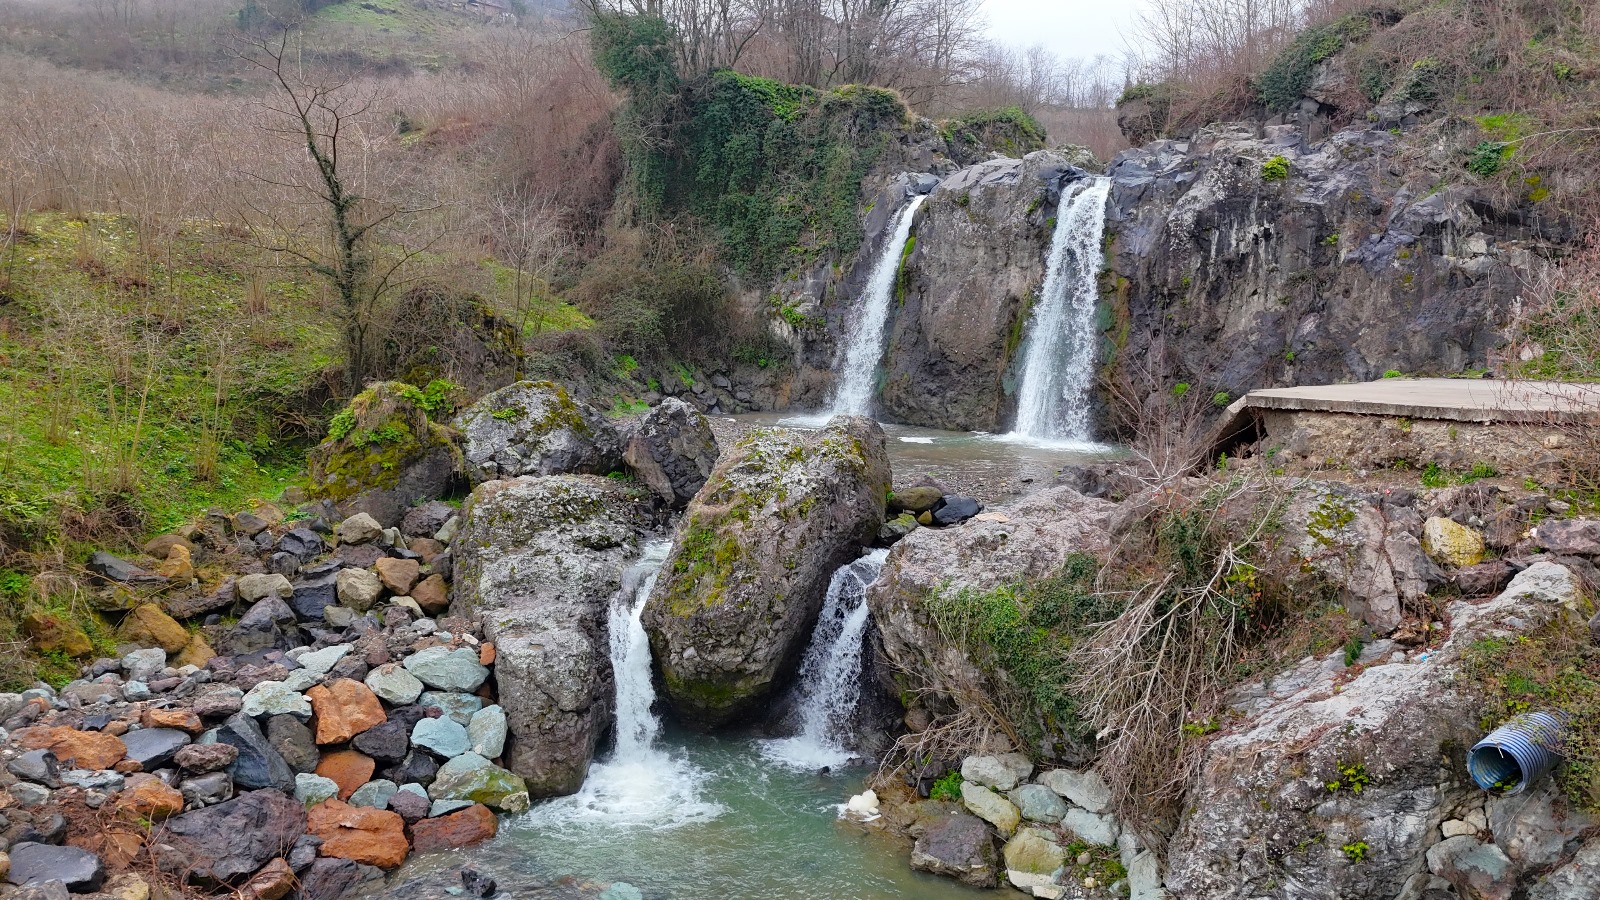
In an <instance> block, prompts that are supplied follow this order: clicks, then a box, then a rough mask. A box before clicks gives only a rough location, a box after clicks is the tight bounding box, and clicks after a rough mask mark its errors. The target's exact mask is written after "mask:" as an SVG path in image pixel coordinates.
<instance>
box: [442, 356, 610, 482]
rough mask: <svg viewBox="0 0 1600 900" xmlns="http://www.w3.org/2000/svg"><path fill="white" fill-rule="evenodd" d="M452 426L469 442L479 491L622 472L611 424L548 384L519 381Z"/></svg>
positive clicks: (466, 446)
mask: <svg viewBox="0 0 1600 900" xmlns="http://www.w3.org/2000/svg"><path fill="white" fill-rule="evenodd" d="M451 424H452V425H453V426H454V427H455V428H456V430H457V431H459V432H461V434H462V435H463V436H464V448H463V453H464V454H465V456H466V463H467V474H468V477H469V478H471V480H472V483H473V484H474V485H477V484H480V483H482V482H485V481H490V480H494V479H508V478H516V477H518V476H522V475H565V474H590V475H604V474H606V473H608V472H611V471H613V470H615V469H618V468H621V466H622V442H621V439H620V438H619V436H618V435H617V431H616V428H615V427H614V426H613V425H612V424H611V422H610V421H609V420H607V419H606V417H605V416H604V415H602V414H601V413H600V412H599V411H597V410H595V409H594V408H592V407H590V406H589V405H588V404H585V403H582V402H579V401H575V400H573V399H572V398H571V397H570V396H569V395H568V394H567V391H566V389H565V388H563V387H561V386H560V385H558V384H554V383H552V382H548V381H543V382H529V381H519V382H517V383H516V384H512V385H509V386H507V387H504V388H501V389H500V390H497V391H494V392H493V393H490V394H487V395H485V396H484V397H482V398H481V399H479V400H478V402H476V403H474V404H473V405H472V406H470V407H468V408H467V409H466V410H465V411H463V412H462V413H461V414H460V415H459V416H457V417H456V418H455V420H454V421H453V422H452V423H451Z"/></svg>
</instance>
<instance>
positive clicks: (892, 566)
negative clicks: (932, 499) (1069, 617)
mask: <svg viewBox="0 0 1600 900" xmlns="http://www.w3.org/2000/svg"><path fill="white" fill-rule="evenodd" d="M1114 509H1115V507H1114V506H1113V505H1112V504H1111V503H1109V502H1107V501H1104V500H1096V499H1093V498H1089V497H1085V496H1083V495H1082V494H1079V493H1077V492H1076V491H1074V490H1072V489H1071V488H1067V487H1058V488H1052V489H1050V490H1047V491H1042V492H1040V493H1037V494H1033V495H1031V496H1029V497H1026V498H1024V499H1022V500H1019V501H1017V502H1016V503H1015V504H1012V505H1010V506H1007V507H1002V508H999V509H996V510H994V511H992V512H991V513H988V514H985V515H984V516H982V517H980V518H977V519H974V520H972V521H969V522H967V523H966V524H964V525H962V526H960V527H957V528H919V529H917V530H916V531H914V532H912V533H911V534H910V535H908V536H907V537H906V538H905V539H903V540H901V541H900V542H899V543H897V544H895V545H894V548H893V549H891V550H890V551H889V558H888V561H887V562H886V563H885V564H884V567H883V572H882V573H881V574H880V575H879V576H878V579H877V580H876V581H875V582H873V584H872V586H871V587H869V588H868V589H867V603H868V605H869V607H870V609H871V610H872V619H873V621H874V622H876V623H877V625H878V629H879V632H880V633H881V634H882V638H883V649H884V652H885V654H886V655H887V656H888V658H889V660H890V661H891V662H892V663H893V664H894V666H895V667H896V669H897V670H899V671H901V672H904V673H907V677H908V678H910V679H912V681H913V682H914V685H913V686H914V687H915V688H918V689H920V690H921V696H922V698H923V701H924V702H925V703H930V704H932V705H934V706H938V707H941V710H940V711H953V710H954V709H955V708H957V707H958V706H970V704H969V703H968V701H967V700H966V699H965V698H970V697H975V696H978V697H998V696H1002V695H1003V694H1004V692H1005V691H1004V679H1005V676H1004V675H1003V673H999V672H997V669H996V665H995V662H994V660H991V659H986V658H985V659H977V658H974V657H973V655H972V654H971V653H969V652H968V649H967V648H966V647H965V646H963V645H962V644H961V643H960V642H957V641H952V640H948V639H946V637H945V636H944V635H943V634H942V633H941V632H940V630H939V628H938V626H937V625H936V624H935V622H934V618H933V614H932V612H931V611H930V608H929V607H930V603H931V602H932V601H933V600H934V599H935V598H936V597H937V596H938V595H939V594H940V593H941V592H944V591H962V590H973V591H980V592H981V591H990V590H993V589H995V588H998V587H1001V586H1003V585H1009V584H1015V583H1017V582H1020V581H1027V580H1031V579H1036V578H1046V577H1050V576H1053V575H1056V574H1057V573H1059V572H1060V571H1061V569H1062V567H1063V566H1064V565H1066V563H1067V561H1068V557H1069V556H1070V555H1071V554H1074V553H1090V554H1093V555H1096V556H1103V555H1104V554H1105V553H1106V552H1107V551H1108V550H1109V548H1110V544H1111V539H1110V528H1111V519H1112V512H1113V510H1114ZM1045 730H1046V731H1047V732H1048V731H1049V730H1050V729H1048V728H1046V729H1045ZM1060 737H1061V738H1062V740H1061V741H1058V742H1055V743H1050V744H1048V746H1041V747H1040V748H1038V749H1040V750H1046V749H1048V750H1050V751H1051V752H1052V753H1055V754H1061V755H1060V756H1059V758H1062V759H1066V760H1068V761H1073V762H1075V761H1079V754H1078V749H1081V748H1074V747H1073V746H1072V744H1071V742H1069V741H1066V740H1065V735H1061V736H1060Z"/></svg>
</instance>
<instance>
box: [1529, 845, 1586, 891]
mask: <svg viewBox="0 0 1600 900" xmlns="http://www.w3.org/2000/svg"><path fill="white" fill-rule="evenodd" d="M1596 896H1600V837H1597V838H1591V839H1589V840H1588V841H1587V842H1585V843H1584V844H1583V845H1582V846H1580V847H1579V848H1578V850H1577V852H1576V853H1574V854H1573V856H1572V859H1571V860H1570V861H1568V862H1567V863H1565V864H1564V865H1561V866H1559V867H1557V868H1556V869H1554V870H1553V871H1550V872H1548V873H1546V874H1545V875H1544V877H1542V878H1540V879H1539V880H1538V882H1537V883H1535V884H1534V885H1533V886H1532V887H1531V888H1529V890H1528V900H1571V898H1574V897H1596Z"/></svg>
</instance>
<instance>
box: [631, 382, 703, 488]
mask: <svg viewBox="0 0 1600 900" xmlns="http://www.w3.org/2000/svg"><path fill="white" fill-rule="evenodd" d="M717 453H718V450H717V438H716V436H715V435H713V434H712V433H711V426H710V425H709V424H707V423H706V417H705V416H703V415H701V414H700V412H699V411H698V410H696V409H695V408H694V407H693V406H690V405H689V404H688V403H685V402H684V401H682V400H679V399H677V398H676V397H668V398H667V399H665V400H663V401H661V403H660V404H658V405H657V406H655V407H654V408H653V409H651V410H650V411H649V412H648V413H645V415H644V418H643V419H641V420H640V422H639V427H638V429H637V430H636V431H635V432H634V433H633V436H632V437H630V438H628V445H627V447H626V448H625V449H624V451H623V459H624V460H625V461H626V462H627V464H628V468H630V469H632V470H633V472H634V474H635V475H637V476H639V478H640V479H641V480H643V481H644V483H645V484H647V485H649V486H650V490H652V491H654V492H655V494H656V496H657V497H660V498H661V500H662V502H664V503H666V504H667V505H668V506H671V507H673V508H675V509H682V508H683V507H685V506H688V505H689V501H690V500H693V499H694V495H695V494H697V493H699V491H700V488H702V487H704V486H705V483H706V479H707V478H709V477H710V476H711V470H712V469H713V468H715V467H716V465H717Z"/></svg>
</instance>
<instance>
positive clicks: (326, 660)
mask: <svg viewBox="0 0 1600 900" xmlns="http://www.w3.org/2000/svg"><path fill="white" fill-rule="evenodd" d="M350 649H351V648H350V645H349V644H335V645H334V646H332V647H324V648H322V649H321V650H313V651H311V652H310V653H302V654H300V656H299V657H297V658H296V659H295V662H297V663H299V664H300V668H301V669H304V670H305V671H307V672H312V673H315V674H317V675H326V674H328V673H329V672H331V671H333V667H334V666H335V665H336V664H337V663H338V662H339V660H341V659H344V658H345V656H346V655H347V654H349V652H350Z"/></svg>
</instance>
